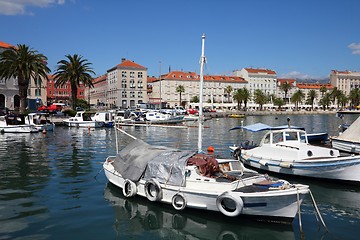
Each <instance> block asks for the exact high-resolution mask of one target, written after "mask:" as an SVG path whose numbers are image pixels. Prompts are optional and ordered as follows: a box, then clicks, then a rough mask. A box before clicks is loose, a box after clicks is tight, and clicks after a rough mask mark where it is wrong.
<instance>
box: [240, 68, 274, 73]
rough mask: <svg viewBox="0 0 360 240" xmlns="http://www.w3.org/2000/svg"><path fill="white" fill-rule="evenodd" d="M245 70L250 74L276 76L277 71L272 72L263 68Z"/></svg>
mask: <svg viewBox="0 0 360 240" xmlns="http://www.w3.org/2000/svg"><path fill="white" fill-rule="evenodd" d="M245 70H246V71H247V72H248V73H266V74H276V72H275V71H273V70H270V69H261V68H256V69H255V68H245Z"/></svg>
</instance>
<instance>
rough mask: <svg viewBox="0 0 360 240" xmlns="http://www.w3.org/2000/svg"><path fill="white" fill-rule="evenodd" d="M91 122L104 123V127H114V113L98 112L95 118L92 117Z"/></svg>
mask: <svg viewBox="0 0 360 240" xmlns="http://www.w3.org/2000/svg"><path fill="white" fill-rule="evenodd" d="M91 120H93V121H97V122H104V127H113V126H114V117H113V114H112V112H108V111H106V112H97V113H95V115H94V116H92V117H91Z"/></svg>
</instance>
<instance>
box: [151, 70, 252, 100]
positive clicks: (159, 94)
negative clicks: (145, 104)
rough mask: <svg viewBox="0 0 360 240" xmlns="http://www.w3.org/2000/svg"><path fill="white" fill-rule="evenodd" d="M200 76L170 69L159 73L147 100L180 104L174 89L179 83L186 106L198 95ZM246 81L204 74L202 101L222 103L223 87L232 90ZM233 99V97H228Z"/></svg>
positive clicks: (224, 98)
mask: <svg viewBox="0 0 360 240" xmlns="http://www.w3.org/2000/svg"><path fill="white" fill-rule="evenodd" d="M199 83H200V76H199V75H198V74H196V73H195V72H183V71H171V72H169V73H167V74H163V75H161V81H159V79H155V80H154V81H153V82H152V91H151V92H150V93H149V102H150V103H155V102H159V99H160V98H161V101H162V102H163V103H164V102H165V103H166V105H167V107H175V106H180V105H181V103H180V93H179V92H177V91H176V88H177V87H178V86H179V85H182V86H183V87H184V92H183V93H181V102H182V103H185V105H186V106H188V107H189V106H190V105H191V100H192V99H193V97H195V96H197V97H199V94H200V90H199ZM246 84H247V82H246V81H245V80H244V79H243V78H241V77H236V76H214V75H212V76H209V75H207V76H204V85H203V102H204V103H209V102H212V103H214V104H215V103H224V102H225V101H227V98H226V97H225V94H226V93H225V88H226V87H227V86H231V87H232V89H233V90H237V89H240V88H243V87H245V86H246ZM230 101H233V98H232V97H231V98H230Z"/></svg>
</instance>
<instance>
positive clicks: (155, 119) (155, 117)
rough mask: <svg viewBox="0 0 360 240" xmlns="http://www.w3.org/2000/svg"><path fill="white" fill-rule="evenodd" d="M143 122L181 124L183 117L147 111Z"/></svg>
mask: <svg viewBox="0 0 360 240" xmlns="http://www.w3.org/2000/svg"><path fill="white" fill-rule="evenodd" d="M144 120H145V121H149V122H151V123H179V122H183V120H184V116H183V115H176V113H175V112H174V114H168V113H162V112H159V111H148V112H146V113H145V119H144Z"/></svg>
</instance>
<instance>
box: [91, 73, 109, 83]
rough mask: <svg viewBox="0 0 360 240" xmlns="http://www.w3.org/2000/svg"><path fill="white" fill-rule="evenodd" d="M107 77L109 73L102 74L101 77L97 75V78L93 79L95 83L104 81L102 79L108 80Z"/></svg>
mask: <svg viewBox="0 0 360 240" xmlns="http://www.w3.org/2000/svg"><path fill="white" fill-rule="evenodd" d="M106 77H107V74H104V75H102V76H100V77H97V78H95V79H93V81H92V82H93V84H95V83H99V82H102V81H106Z"/></svg>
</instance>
